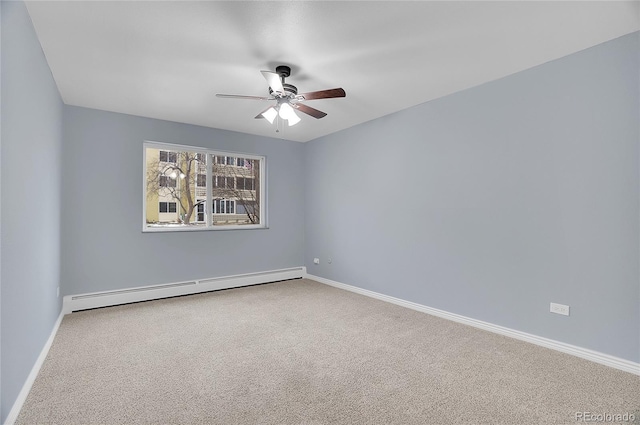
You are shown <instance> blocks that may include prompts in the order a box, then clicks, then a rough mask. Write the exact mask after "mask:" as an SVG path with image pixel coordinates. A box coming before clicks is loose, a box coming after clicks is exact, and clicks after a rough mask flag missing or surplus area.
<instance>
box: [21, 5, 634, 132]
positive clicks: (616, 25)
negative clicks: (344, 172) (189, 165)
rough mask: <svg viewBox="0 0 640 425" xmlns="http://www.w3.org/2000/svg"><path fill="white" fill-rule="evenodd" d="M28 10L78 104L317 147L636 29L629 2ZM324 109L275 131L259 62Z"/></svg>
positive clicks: (65, 95) (64, 89)
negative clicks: (337, 93)
mask: <svg viewBox="0 0 640 425" xmlns="http://www.w3.org/2000/svg"><path fill="white" fill-rule="evenodd" d="M27 8H28V10H29V13H30V15H31V18H32V20H33V23H34V26H35V29H36V32H37V34H38V37H39V39H40V42H41V44H42V48H43V50H44V53H45V55H46V57H47V61H48V63H49V66H50V67H51V71H52V72H53V76H54V78H55V81H56V83H57V85H58V88H59V90H60V94H61V95H62V99H63V101H64V102H65V103H66V104H68V105H77V106H84V107H89V108H96V109H102V110H107V111H115V112H122V113H126V114H133V115H139V116H145V117H152V118H159V119H164V120H170V121H177V122H183V123H190V124H197V125H202V126H207V127H215V128H222V129H227V130H234V131H240V132H244V133H250V134H258V135H264V136H270V137H282V138H286V139H289V140H296V141H301V142H304V141H308V140H311V139H314V138H317V137H320V136H323V135H326V134H330V133H332V132H335V131H338V130H341V129H344V128H348V127H351V126H353V125H356V124H359V123H362V122H365V121H369V120H372V119H374V118H377V117H380V116H383V115H387V114H390V113H393V112H396V111H398V110H402V109H405V108H408V107H410V106H413V105H417V104H419V103H423V102H426V101H429V100H432V99H435V98H438V97H441V96H445V95H447V94H450V93H453V92H456V91H460V90H463V89H466V88H469V87H473V86H476V85H478V84H482V83H484V82H487V81H491V80H495V79H498V78H501V77H504V76H506V75H509V74H512V73H515V72H518V71H521V70H524V69H527V68H531V67H533V66H536V65H539V64H542V63H544V62H548V61H550V60H553V59H556V58H559V57H562V56H566V55H568V54H570V53H573V52H576V51H579V50H582V49H585V48H588V47H591V46H594V45H596V44H599V43H602V42H604V41H607V40H611V39H613V38H616V37H619V36H621V35H624V34H628V33H630V32H633V31H637V30H639V29H640V3H639V2H637V1H633V2H611V1H603V2H582V1H570V2H516V1H514V2H484V1H471V2H456V1H449V2H432V1H412V2H398V1H385V2H364V1H343V2H328V1H295V2H290V1H276V2H270V1H260V2H257V1H251V2H245V1H231V2H223V1H195V2H190V1H158V2H155V1H137V2H128V1H101V2H94V1H66V2H57V1H45V2H28V3H27ZM280 64H285V65H289V66H291V68H292V75H291V77H289V78H288V79H287V82H288V83H291V84H294V85H296V86H297V87H298V90H299V91H300V92H309V91H315V90H323V89H329V88H335V87H342V88H344V89H345V91H346V93H347V97H346V98H339V99H323V100H313V101H308V103H307V104H308V105H309V106H313V107H314V108H317V109H320V110H322V111H324V112H326V113H327V114H328V116H326V117H325V118H322V119H320V120H316V119H315V118H312V117H309V116H306V115H303V114H300V115H301V117H302V121H301V122H300V123H299V124H297V125H296V126H294V127H287V128H285V129H284V131H282V132H281V133H275V125H269V124H268V122H267V121H266V120H257V119H254V116H256V115H257V114H258V113H259V112H261V111H262V110H264V109H265V108H266V107H267V106H268V105H269V103H267V102H265V101H254V100H237V99H222V98H216V97H215V94H216V93H229V94H245V95H258V96H265V95H267V94H268V92H267V84H266V81H265V80H264V78H263V77H262V75H261V74H260V72H259V71H260V70H272V71H274V70H275V67H276V66H277V65H280Z"/></svg>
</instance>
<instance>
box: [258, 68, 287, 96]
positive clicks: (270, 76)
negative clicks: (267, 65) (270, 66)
mask: <svg viewBox="0 0 640 425" xmlns="http://www.w3.org/2000/svg"><path fill="white" fill-rule="evenodd" d="M260 72H262V75H263V76H264V79H265V80H267V83H269V87H271V90H273V92H274V93H280V94H284V87H282V81H281V80H280V75H279V74H276V73H275V72H271V71H260Z"/></svg>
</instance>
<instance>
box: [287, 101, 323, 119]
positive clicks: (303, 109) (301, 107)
mask: <svg viewBox="0 0 640 425" xmlns="http://www.w3.org/2000/svg"><path fill="white" fill-rule="evenodd" d="M291 106H293V107H294V108H296V109H297V110H298V111H300V112H303V113H305V114H307V115H311V116H312V117H313V118H318V119H320V118H323V117H326V116H327V114H326V113H324V112H322V111H318V110H317V109H316V108H312V107H311V106H307V105H304V104H302V103H295V104H294V103H292V104H291Z"/></svg>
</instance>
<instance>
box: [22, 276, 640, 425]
mask: <svg viewBox="0 0 640 425" xmlns="http://www.w3.org/2000/svg"><path fill="white" fill-rule="evenodd" d="M585 411H586V412H591V413H592V414H604V413H608V414H624V413H635V415H636V422H638V421H640V419H638V418H640V377H638V376H635V375H632V374H629V373H626V372H621V371H618V370H615V369H611V368H608V367H605V366H601V365H598V364H595V363H591V362H588V361H586V360H581V359H578V358H575V357H572V356H569V355H565V354H562V353H558V352H555V351H552V350H548V349H545V348H541V347H538V346H535V345H531V344H528V343H525V342H520V341H517V340H513V339H509V338H506V337H502V336H499V335H494V334H492V333H489V332H485V331H481V330H477V329H474V328H471V327H468V326H465V325H461V324H457V323H453V322H449V321H446V320H444V319H440V318H436V317H431V316H429V315H426V314H423V313H419V312H416V311H413V310H409V309H405V308H402V307H399V306H396V305H393V304H388V303H384V302H382V301H377V300H373V299H370V298H367V297H364V296H361V295H357V294H353V293H350V292H347V291H342V290H339V289H335V288H332V287H329V286H325V285H322V284H320V283H317V282H313V281H310V280H294V281H287V282H279V283H272V284H268V285H261V286H254V287H249V288H240V289H232V290H226V291H219V292H214V293H207V294H200V295H193V296H188V297H181V298H173V299H167V300H160V301H152V302H146V303H139V304H132V305H126V306H119V307H110V308H104V309H98V310H92V311H86V312H80V313H74V314H71V315H68V316H66V317H65V318H64V320H63V322H62V325H61V326H60V329H59V331H58V334H57V336H56V338H55V341H54V342H53V346H52V347H51V350H50V352H49V355H48V357H47V359H46V361H45V363H44V365H43V367H42V370H41V371H40V374H39V376H38V378H37V379H36V382H35V384H34V386H33V389H32V390H31V393H30V394H29V397H28V399H27V401H26V403H25V405H24V407H23V409H22V412H21V413H20V416H19V418H18V421H17V423H18V424H49V423H50V424H68V425H74V424H114V425H115V424H381V425H383V424H465V423H469V424H509V425H512V424H575V423H578V422H577V421H576V419H575V414H576V412H585Z"/></svg>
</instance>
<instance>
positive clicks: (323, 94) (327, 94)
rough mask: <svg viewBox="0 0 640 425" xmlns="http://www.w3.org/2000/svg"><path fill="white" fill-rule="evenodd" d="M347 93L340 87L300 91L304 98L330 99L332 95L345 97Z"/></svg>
mask: <svg viewBox="0 0 640 425" xmlns="http://www.w3.org/2000/svg"><path fill="white" fill-rule="evenodd" d="M346 95H347V94H346V93H345V91H344V90H343V89H342V88H337V89H329V90H319V91H312V92H310V93H302V94H301V96H302V97H304V100H314V99H330V98H332V97H345V96H346Z"/></svg>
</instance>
